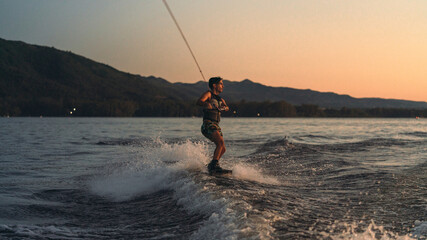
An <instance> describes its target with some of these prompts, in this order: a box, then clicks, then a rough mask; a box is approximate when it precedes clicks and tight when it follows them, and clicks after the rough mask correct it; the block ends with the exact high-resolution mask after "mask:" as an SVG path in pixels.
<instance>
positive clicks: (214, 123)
mask: <svg viewBox="0 0 427 240" xmlns="http://www.w3.org/2000/svg"><path fill="white" fill-rule="evenodd" d="M209 88H210V89H211V90H210V91H207V92H205V93H203V94H202V96H201V97H200V98H199V100H197V105H199V106H202V107H203V124H202V128H201V130H202V134H203V135H204V136H205V137H206V138H208V139H209V140H211V141H212V142H214V143H215V145H216V148H215V151H214V154H213V158H212V161H211V162H210V163H209V164H208V171H209V174H225V173H231V170H226V169H223V168H221V167H220V166H219V159H220V158H221V156H222V155H223V154H224V153H225V144H224V138H223V136H222V132H221V128H220V127H219V121H220V117H221V111H228V110H229V108H228V106H227V104H226V103H225V100H224V99H222V98H221V97H220V96H219V94H220V93H221V92H222V90H223V89H224V83H223V82H222V78H220V77H213V78H211V79H209Z"/></svg>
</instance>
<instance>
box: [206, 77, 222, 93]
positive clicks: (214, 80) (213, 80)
mask: <svg viewBox="0 0 427 240" xmlns="http://www.w3.org/2000/svg"><path fill="white" fill-rule="evenodd" d="M221 81H222V78H221V77H213V78H210V79H209V88H210V89H212V90H213V89H214V84H218V83H219V82H221Z"/></svg>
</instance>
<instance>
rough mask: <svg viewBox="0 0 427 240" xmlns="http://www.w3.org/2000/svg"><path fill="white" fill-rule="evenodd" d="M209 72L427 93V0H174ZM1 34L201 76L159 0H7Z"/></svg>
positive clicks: (136, 66)
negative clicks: (346, 0) (264, 0)
mask: <svg viewBox="0 0 427 240" xmlns="http://www.w3.org/2000/svg"><path fill="white" fill-rule="evenodd" d="M168 3H169V5H170V7H171V9H172V11H173V12H174V14H175V16H176V18H177V20H178V21H179V23H180V24H181V27H182V30H183V31H184V33H185V35H186V37H187V39H188V41H189V43H190V45H191V47H192V48H193V51H194V53H195V55H196V57H197V59H198V60H199V63H200V65H201V68H202V70H203V73H204V75H205V77H206V78H209V77H211V76H222V77H223V78H225V79H228V80H231V81H242V80H244V79H250V80H251V81H254V82H258V83H261V84H264V85H267V86H273V87H291V88H298V89H312V90H315V91H321V92H335V93H338V94H347V95H350V96H353V97H356V98H362V97H378V98H386V99H404V100H413V101H426V100H427V99H426V98H425V93H424V89H426V88H427V81H425V79H427V70H426V69H425V66H426V65H427V46H426V45H425V42H427V15H425V12H427V2H424V1H411V2H406V1H376V2H370V1H358V2H341V1H322V2H318V1H308V0H305V1H298V2H295V1H273V0H272V1H268V2H259V1H232V2H231V1H215V2H213V1H189V0H186V1H171V0H169V1H168ZM0 21H1V22H2V24H1V25H0V37H1V38H4V39H7V40H19V41H24V42H26V43H29V44H35V45H43V46H53V47H55V48H57V49H60V50H65V51H72V52H74V53H76V54H78V55H82V56H85V57H87V58H90V59H92V60H94V61H97V62H102V63H105V64H108V65H110V66H112V67H114V68H116V69H118V70H120V71H124V72H130V73H132V74H139V75H142V76H150V75H153V76H156V77H161V78H164V79H167V80H168V81H171V82H186V83H195V82H197V81H199V80H201V76H200V73H199V71H198V69H197V67H196V65H195V63H194V62H193V59H192V57H191V55H190V53H189V51H188V50H187V48H186V46H185V43H184V41H183V40H182V39H181V36H180V35H179V32H178V30H177V29H176V27H175V25H174V23H173V21H172V19H171V18H170V16H169V15H168V13H167V10H166V8H165V7H164V5H163V3H162V2H161V1H160V0H146V1H136V0H126V1H120V2H118V1H112V0H102V1H101V0H93V1H82V0H75V1H53V0H40V1H25V0H13V1H12V0H0Z"/></svg>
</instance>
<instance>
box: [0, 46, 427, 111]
mask: <svg viewBox="0 0 427 240" xmlns="http://www.w3.org/2000/svg"><path fill="white" fill-rule="evenodd" d="M224 85H225V92H224V93H223V94H222V96H223V97H224V98H225V99H227V102H229V103H232V102H240V101H241V100H245V101H247V102H261V101H286V102H288V103H290V104H293V105H301V104H315V105H318V106H320V107H325V108H341V107H348V108H374V107H381V108H413V109H427V103H426V102H414V101H405V100H390V99H380V98H352V97H350V96H348V95H338V94H335V93H322V92H317V91H312V90H299V89H293V88H285V87H269V86H265V85H262V84H259V83H255V82H252V81H250V80H244V81H241V82H232V81H227V80H224ZM207 88H208V87H207V83H206V82H197V83H194V84H189V83H170V82H168V81H167V80H165V79H162V78H157V77H154V76H148V77H143V76H139V75H134V74H129V73H125V72H121V71H118V70H116V69H114V68H113V67H110V66H108V65H105V64H102V63H98V62H95V61H92V60H90V59H87V58H85V57H82V56H79V55H76V54H74V53H72V52H69V51H61V50H58V49H55V48H53V47H44V46H37V45H30V44H27V43H24V42H20V41H8V40H4V39H1V38H0V115H14V116H37V115H46V116H64V115H69V114H71V112H72V111H73V109H74V108H76V107H77V108H78V111H75V114H78V115H81V116H146V115H147V114H148V113H150V114H151V115H152V114H154V115H155V116H187V115H189V114H190V115H198V114H199V110H198V108H197V107H196V106H193V105H194V104H193V103H194V101H195V100H196V99H197V98H198V97H199V96H200V95H201V93H202V92H203V91H206V90H207ZM189 102H191V104H189Z"/></svg>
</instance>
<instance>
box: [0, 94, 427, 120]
mask: <svg viewBox="0 0 427 240" xmlns="http://www.w3.org/2000/svg"><path fill="white" fill-rule="evenodd" d="M228 105H229V107H230V111H228V112H223V113H222V116H223V117H355V118H369V117H379V118H415V117H421V118H422V117H426V116H427V109H402V108H369V109H360V108H345V107H344V108H341V109H334V108H321V107H319V106H317V105H312V104H303V105H299V106H294V105H292V104H289V103H287V102H285V101H277V102H272V101H265V102H247V101H244V100H241V101H240V102H233V103H229V104H228ZM0 116H55V117H64V116H82V117H200V116H202V111H201V108H200V107H199V106H196V104H195V100H194V101H182V100H173V99H155V100H152V101H147V102H136V101H132V100H121V99H109V100H105V101H89V100H84V101H79V100H76V99H74V100H70V99H63V98H61V99H59V100H58V99H53V98H49V97H47V98H40V99H21V100H17V99H0Z"/></svg>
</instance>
